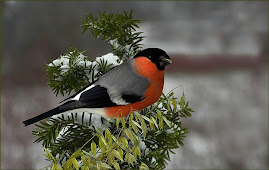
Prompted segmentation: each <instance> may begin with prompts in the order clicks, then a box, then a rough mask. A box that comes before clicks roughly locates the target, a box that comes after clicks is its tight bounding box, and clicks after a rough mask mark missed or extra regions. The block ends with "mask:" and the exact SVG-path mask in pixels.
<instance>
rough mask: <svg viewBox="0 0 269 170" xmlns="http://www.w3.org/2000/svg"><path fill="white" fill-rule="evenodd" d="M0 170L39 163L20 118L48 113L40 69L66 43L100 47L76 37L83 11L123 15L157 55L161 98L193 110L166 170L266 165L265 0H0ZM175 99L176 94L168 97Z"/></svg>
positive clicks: (95, 50)
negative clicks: (163, 67)
mask: <svg viewBox="0 0 269 170" xmlns="http://www.w3.org/2000/svg"><path fill="white" fill-rule="evenodd" d="M0 4H1V12H0V14H1V169H40V168H42V167H44V166H46V165H48V162H46V161H45V157H44V156H43V155H42V153H43V150H42V147H41V143H37V144H36V143H33V141H34V140H35V138H34V137H33V136H32V134H31V131H32V130H33V129H34V126H30V127H24V126H23V124H22V121H23V120H25V119H27V118H30V117H32V116H34V115H36V114H39V113H42V112H44V111H47V110H48V109H49V108H52V107H55V106H56V105H57V104H58V102H59V101H60V100H61V99H62V98H63V97H62V96H58V97H55V96H54V94H53V93H52V91H51V89H50V88H49V87H48V86H47V85H46V82H47V79H46V75H45V74H46V73H45V71H44V70H43V67H44V66H45V63H49V59H48V58H51V59H55V58H57V57H59V56H60V55H61V54H64V53H65V52H67V50H68V49H69V48H70V47H71V46H74V47H76V48H78V49H79V50H80V51H82V50H88V52H87V53H86V55H88V56H89V57H91V58H94V57H96V56H101V55H103V54H106V53H108V52H109V46H108V45H107V44H106V43H105V42H103V41H101V40H98V39H94V38H93V37H92V36H91V34H90V33H86V34H83V35H82V34H81V33H82V29H81V28H80V27H79V26H80V25H81V17H83V16H85V15H86V14H87V13H88V12H92V13H93V14H94V15H95V16H96V15H97V12H98V11H99V10H100V11H107V12H123V11H124V10H126V11H130V10H131V9H133V14H134V18H139V19H142V20H143V22H142V23H141V24H140V30H139V31H143V32H144V35H145V36H146V38H145V41H144V42H143V43H144V44H145V48H146V47H159V48H162V49H164V50H165V51H167V53H168V54H169V55H170V56H171V58H172V60H173V64H172V65H170V66H169V67H167V72H166V77H165V88H164V92H165V93H167V92H168V91H169V90H171V89H172V88H174V87H176V86H179V85H181V86H183V88H184V92H185V95H186V99H187V100H189V101H190V106H191V107H192V108H193V109H194V110H195V112H194V113H193V116H192V118H188V119H183V120H182V122H183V125H184V126H185V127H187V128H188V130H189V134H188V135H187V137H186V138H185V140H184V143H185V145H184V147H182V148H179V149H178V150H175V152H176V154H174V155H171V161H170V162H169V164H168V166H167V169H267V168H268V1H218V2H215V1H200V2H199V1H190V2H187V1H169V2H167V1H160V2H147V1H144V2H143V1H140V2H136V1H131V2H123V1H115V2H112V1H111V2H105V1H101V2H95V1H88V2H84V1H80V2H68V1H66V2H45V1H44V2H42V1H38V2H31V1H29V2H21V1H1V2H0ZM175 93H176V95H177V97H180V96H181V95H182V88H178V89H176V91H175Z"/></svg>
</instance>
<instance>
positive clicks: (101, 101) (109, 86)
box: [23, 48, 172, 126]
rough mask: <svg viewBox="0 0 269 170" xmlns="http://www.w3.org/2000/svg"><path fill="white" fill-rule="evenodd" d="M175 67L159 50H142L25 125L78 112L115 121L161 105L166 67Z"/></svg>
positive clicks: (25, 122) (164, 53)
mask: <svg viewBox="0 0 269 170" xmlns="http://www.w3.org/2000/svg"><path fill="white" fill-rule="evenodd" d="M171 63H172V61H171V60H170V57H169V56H168V55H167V54H166V52H165V51H163V50H161V49H159V48H148V49H145V50H142V51H141V52H139V53H137V54H136V55H135V56H134V57H133V58H132V59H130V60H128V61H126V62H124V63H123V64H121V65H119V66H117V67H115V68H113V69H112V70H110V71H109V72H108V73H106V74H105V75H103V76H101V77H100V78H99V79H98V80H97V81H96V82H94V83H93V84H89V85H88V86H87V87H85V88H83V89H81V90H80V91H79V92H78V93H76V94H74V95H72V96H71V97H69V98H67V99H66V100H64V101H65V103H63V104H62V105H60V106H58V107H56V108H54V109H52V110H49V111H47V112H45V113H43V114H41V115H38V116H36V117H33V118H31V119H28V120H26V121H24V122H23V123H24V124H25V126H27V125H30V124H33V123H35V122H37V121H39V120H42V119H44V118H47V117H50V116H53V115H56V114H60V113H61V114H66V113H74V112H88V113H94V114H99V115H101V116H104V117H113V118H116V117H122V116H127V115H128V114H130V113H131V112H132V111H135V110H136V111H138V110H141V109H144V108H146V107H148V106H150V105H152V104H153V103H155V102H156V101H158V99H159V98H160V96H161V93H162V90H163V84H164V70H165V66H166V65H168V64H171Z"/></svg>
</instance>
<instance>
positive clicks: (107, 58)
mask: <svg viewBox="0 0 269 170" xmlns="http://www.w3.org/2000/svg"><path fill="white" fill-rule="evenodd" d="M102 59H103V60H105V61H107V63H108V64H113V65H115V66H117V65H120V64H121V63H122V61H120V62H119V63H118V62H117V60H118V59H119V57H118V56H116V55H114V54H113V53H108V54H106V55H103V56H101V57H96V59H95V61H97V62H100V61H101V60H102Z"/></svg>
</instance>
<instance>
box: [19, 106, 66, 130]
mask: <svg viewBox="0 0 269 170" xmlns="http://www.w3.org/2000/svg"><path fill="white" fill-rule="evenodd" d="M63 111H64V110H59V107H56V108H54V109H51V110H50V111H47V112H45V113H42V114H41V115H38V116H36V117H33V118H31V119H28V120H25V121H24V122H23V123H24V125H25V126H28V125H31V124H33V123H35V122H38V121H40V120H42V119H45V118H47V117H50V116H53V115H56V114H59V113H61V112H63Z"/></svg>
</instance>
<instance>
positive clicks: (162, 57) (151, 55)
mask: <svg viewBox="0 0 269 170" xmlns="http://www.w3.org/2000/svg"><path fill="white" fill-rule="evenodd" d="M137 57H147V58H148V59H150V60H151V61H152V62H153V63H155V64H156V66H157V68H158V69H159V70H164V68H165V66H167V65H168V64H171V63H172V61H171V59H170V57H169V56H168V55H167V54H166V52H165V51H163V50H161V49H159V48H147V49H145V50H142V51H140V52H139V53H137V54H136V55H135V56H134V58H137Z"/></svg>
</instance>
